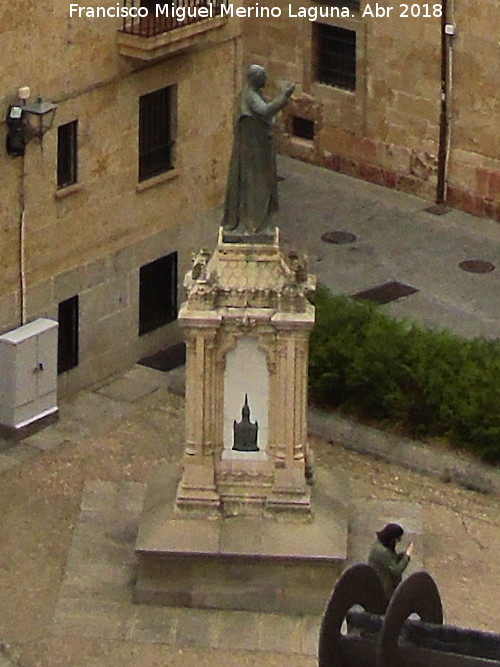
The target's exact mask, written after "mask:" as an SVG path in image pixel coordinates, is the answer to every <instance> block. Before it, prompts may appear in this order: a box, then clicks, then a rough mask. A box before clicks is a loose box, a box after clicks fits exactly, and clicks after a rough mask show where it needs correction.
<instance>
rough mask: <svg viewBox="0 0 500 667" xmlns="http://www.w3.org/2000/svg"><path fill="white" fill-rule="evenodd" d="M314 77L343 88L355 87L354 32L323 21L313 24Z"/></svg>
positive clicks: (352, 88)
mask: <svg viewBox="0 0 500 667" xmlns="http://www.w3.org/2000/svg"><path fill="white" fill-rule="evenodd" d="M314 32H315V34H314V37H315V47H316V48H315V54H316V72H315V78H316V80H317V81H319V82H320V83H326V84H328V85H329V86H335V87H336V88H344V89H345V90H355V89H356V32H355V31H354V30H347V29H345V28H339V27H337V26H332V25H326V24H325V23H315V24H314Z"/></svg>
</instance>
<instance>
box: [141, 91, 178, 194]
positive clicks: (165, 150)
mask: <svg viewBox="0 0 500 667" xmlns="http://www.w3.org/2000/svg"><path fill="white" fill-rule="evenodd" d="M174 103H175V86H168V87H167V88H161V89H160V90H156V91H154V92H152V93H148V94H147V95H142V97H140V98H139V181H145V180H146V179H148V178H152V177H153V176H157V175H158V174H162V173H163V172H165V171H168V170H169V169H173V166H174V155H173V152H174V151H173V149H174V143H175V142H174V129H175V108H174Z"/></svg>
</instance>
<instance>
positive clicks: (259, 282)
mask: <svg viewBox="0 0 500 667" xmlns="http://www.w3.org/2000/svg"><path fill="white" fill-rule="evenodd" d="M314 285H315V282H314V278H313V276H311V275H308V274H307V271H306V267H305V264H304V262H303V260H301V258H299V257H298V256H297V255H295V254H291V255H289V256H288V257H285V256H284V255H283V254H282V253H281V251H280V248H279V244H278V230H276V234H275V237H274V239H273V240H272V242H271V243H255V242H253V243H241V242H240V243H225V242H223V240H222V234H220V235H219V243H218V245H217V248H216V250H215V252H214V253H213V254H212V255H211V256H209V255H208V253H206V252H204V251H201V252H200V253H199V254H198V256H197V257H196V258H195V260H194V264H193V268H192V270H191V271H190V272H189V273H188V275H187V276H186V281H185V286H186V288H187V301H186V302H185V303H184V304H183V306H182V308H181V310H180V313H179V321H180V324H181V326H183V328H184V331H185V337H186V344H187V369H186V370H187V378H186V409H187V416H186V429H187V430H186V437H187V444H186V450H185V456H184V471H183V475H182V480H181V483H180V485H179V489H178V492H177V500H176V503H177V507H178V508H180V509H186V510H190V509H196V510H198V511H200V510H201V511H203V510H206V511H209V512H210V511H211V510H213V509H217V510H219V509H220V510H221V511H222V513H223V514H224V515H226V516H227V515H235V514H238V515H241V514H243V515H245V514H255V513H261V512H262V511H265V512H276V511H291V512H300V513H304V514H307V513H308V512H309V511H310V494H309V487H308V486H307V484H306V479H305V469H304V468H305V460H306V457H307V431H306V401H307V350H308V335H309V332H310V329H311V328H312V326H313V323H314V308H313V306H312V305H311V303H310V302H309V300H308V296H310V294H311V293H312V292H313V290H314ZM249 437H250V438H251V439H252V441H251V442H246V441H245V438H247V439H248V438H249Z"/></svg>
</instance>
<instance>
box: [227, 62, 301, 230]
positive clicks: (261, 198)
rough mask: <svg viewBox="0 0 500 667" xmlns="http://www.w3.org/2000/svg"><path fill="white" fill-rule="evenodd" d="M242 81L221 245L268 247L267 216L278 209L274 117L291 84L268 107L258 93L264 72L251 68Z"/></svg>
mask: <svg viewBox="0 0 500 667" xmlns="http://www.w3.org/2000/svg"><path fill="white" fill-rule="evenodd" d="M247 78H248V81H247V85H246V86H245V87H244V88H243V90H242V91H241V94H240V97H239V100H238V101H237V109H236V119H235V128H234V141H233V151H232V154H231V162H230V165H229V175H228V180H227V189H226V201H225V205H224V219H223V222H222V226H223V228H224V235H225V240H226V241H228V240H229V241H231V242H238V241H239V242H242V241H243V242H252V241H253V242H263V241H264V242H269V241H270V240H271V239H272V238H273V235H274V229H273V228H272V226H271V215H272V213H273V212H274V211H276V210H277V209H278V190H277V177H276V153H275V149H274V142H273V117H274V115H275V114H276V113H277V112H278V111H279V110H280V109H283V107H284V106H285V105H286V104H287V102H288V101H289V99H290V96H291V95H292V93H293V91H294V90H295V84H294V83H290V84H288V85H287V87H286V88H285V90H284V91H283V92H282V93H281V95H278V96H277V97H276V98H275V99H273V100H271V101H270V102H267V101H266V100H265V98H264V96H263V94H262V92H261V90H262V88H263V87H264V86H265V85H266V80H267V76H266V71H265V69H264V68H263V67H261V66H260V65H250V67H249V68H248V74H247ZM240 237H243V238H240ZM244 237H247V238H244ZM248 237H254V238H253V239H252V238H248ZM259 237H260V238H259Z"/></svg>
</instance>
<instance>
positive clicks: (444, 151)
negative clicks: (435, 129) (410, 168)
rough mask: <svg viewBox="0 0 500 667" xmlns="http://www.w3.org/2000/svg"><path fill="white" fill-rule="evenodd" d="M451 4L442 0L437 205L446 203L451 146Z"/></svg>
mask: <svg viewBox="0 0 500 667" xmlns="http://www.w3.org/2000/svg"><path fill="white" fill-rule="evenodd" d="M449 2H450V3H452V2H453V0H441V9H442V11H441V113H440V117H439V151H438V173H437V186H436V204H445V203H446V195H447V187H448V161H449V157H450V145H451V89H452V81H453V79H452V66H453V49H452V39H453V35H454V34H455V29H454V26H453V23H452V22H451V21H450V14H451V13H452V8H450V6H449Z"/></svg>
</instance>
